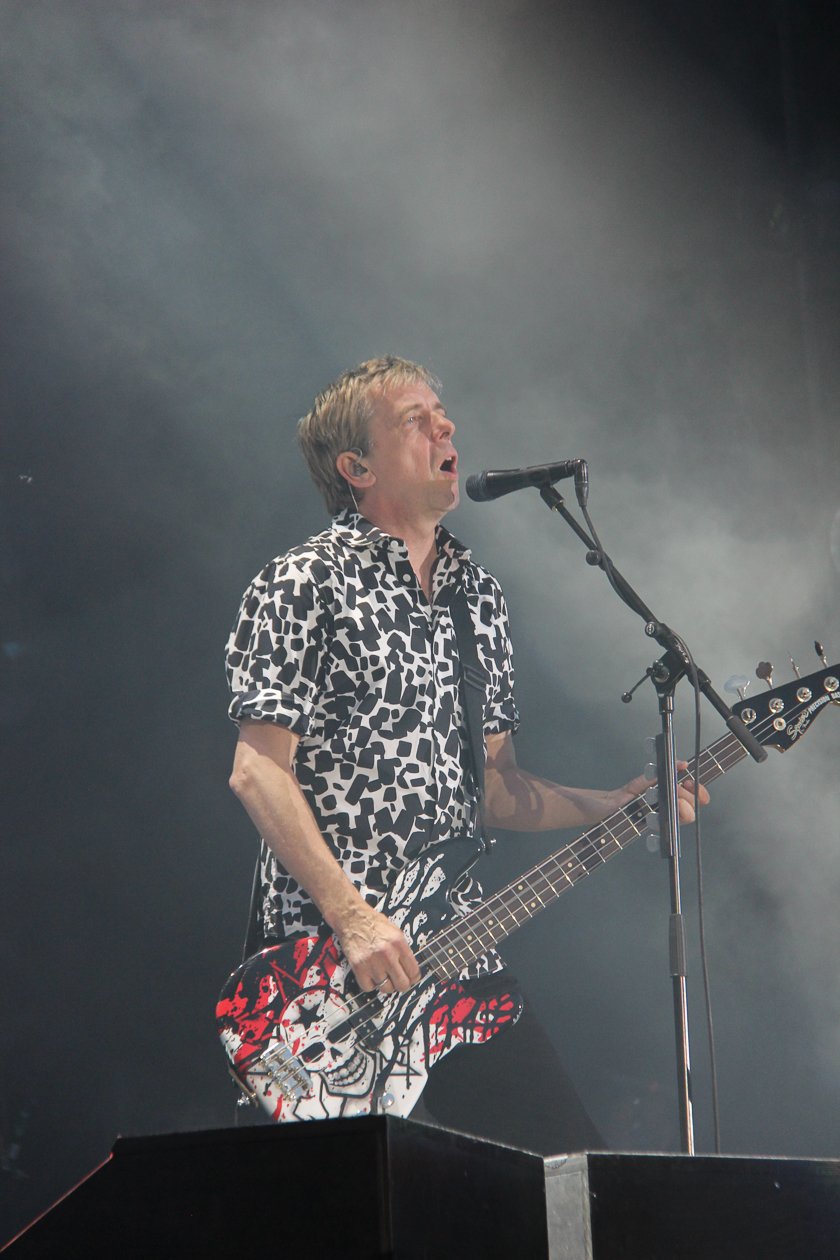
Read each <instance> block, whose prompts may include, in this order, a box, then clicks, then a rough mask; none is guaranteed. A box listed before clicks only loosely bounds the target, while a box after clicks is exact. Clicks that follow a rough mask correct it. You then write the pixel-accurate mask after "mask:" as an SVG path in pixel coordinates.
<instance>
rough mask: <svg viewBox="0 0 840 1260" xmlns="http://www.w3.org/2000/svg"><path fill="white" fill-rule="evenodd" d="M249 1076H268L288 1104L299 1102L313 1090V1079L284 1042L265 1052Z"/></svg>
mask: <svg viewBox="0 0 840 1260" xmlns="http://www.w3.org/2000/svg"><path fill="white" fill-rule="evenodd" d="M248 1074H249V1076H267V1077H268V1079H269V1080H270V1081H271V1083H272V1084H273V1085H276V1086H277V1088H278V1089H279V1090H280V1093H281V1094H282V1095H283V1097H284V1098H285V1099H286V1101H287V1102H297V1101H298V1099H300V1098H302V1097H303V1095H304V1094H306V1093H309V1092H310V1091H311V1088H312V1077H311V1076H310V1075H309V1073H308V1072H307V1071H306V1068H304V1067H303V1066H302V1064H301V1062H300V1060H299V1059H297V1058H296V1057H295V1056H294V1055H293V1054H292V1052H291V1050H290V1049H289V1047H288V1046H287V1045H284V1044H283V1042H282V1041H278V1042H277V1043H276V1045H273V1046H271V1047H270V1048H269V1049H268V1050H263V1052H262V1054H261V1055H259V1056H258V1057H257V1058H256V1059H255V1060H254V1062H253V1064H252V1066H251V1067H249V1068H248Z"/></svg>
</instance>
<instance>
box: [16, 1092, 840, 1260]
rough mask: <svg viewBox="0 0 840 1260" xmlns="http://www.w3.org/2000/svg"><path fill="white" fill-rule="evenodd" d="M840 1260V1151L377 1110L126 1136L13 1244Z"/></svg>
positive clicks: (133, 1249)
mask: <svg viewBox="0 0 840 1260" xmlns="http://www.w3.org/2000/svg"><path fill="white" fill-rule="evenodd" d="M251 1248H260V1249H261V1253H262V1254H264V1255H274V1254H278V1255H279V1254H290V1249H293V1250H291V1254H300V1255H307V1256H313V1257H314V1256H318V1257H319V1258H320V1257H325V1256H342V1257H353V1256H359V1257H361V1256H365V1257H371V1256H399V1257H424V1256H454V1255H464V1256H481V1257H485V1256H487V1257H493V1256H499V1257H510V1256H512V1255H521V1256H527V1257H528V1258H529V1260H532V1258H537V1257H543V1256H545V1257H550V1260H660V1258H661V1260H675V1257H679V1260H709V1257H712V1256H713V1257H714V1258H715V1260H755V1257H757V1256H761V1257H762V1260H791V1257H793V1256H807V1257H808V1260H829V1258H830V1260H836V1257H837V1256H838V1255H840V1162H835V1161H823V1160H786V1159H746V1158H729V1157H723V1158H721V1157H714V1156H700V1157H694V1158H690V1157H688V1156H680V1155H599V1154H581V1155H568V1156H555V1157H552V1158H550V1159H543V1158H542V1157H541V1156H538V1155H533V1154H531V1153H529V1152H526V1151H520V1150H515V1149H513V1148H511V1147H505V1146H499V1145H496V1144H495V1143H491V1142H483V1141H479V1140H477V1139H475V1138H471V1137H468V1136H466V1135H464V1134H460V1133H455V1132H452V1131H450V1130H446V1129H437V1128H433V1127H431V1126H428V1125H423V1124H418V1123H416V1122H414V1121H411V1120H399V1119H391V1118H388V1117H379V1116H377V1117H371V1116H368V1117H364V1118H361V1119H356V1120H328V1121H323V1122H316V1123H305V1124H295V1125H281V1126H278V1127H259V1128H251V1129H231V1130H220V1131H212V1132H204V1133H182V1134H171V1135H166V1136H161V1137H147V1138H121V1139H119V1140H118V1141H117V1142H116V1143H115V1145H114V1148H113V1151H112V1153H111V1156H110V1157H109V1159H108V1160H107V1161H106V1162H105V1163H104V1164H103V1165H102V1166H101V1167H100V1168H98V1169H96V1170H95V1171H94V1172H93V1173H91V1174H90V1176H89V1177H87V1178H86V1179H85V1180H84V1181H83V1182H82V1183H81V1184H80V1185H79V1186H78V1187H77V1188H76V1189H75V1190H74V1191H72V1192H71V1193H70V1194H68V1195H67V1196H65V1197H64V1198H63V1199H61V1200H60V1201H59V1202H58V1203H57V1204H56V1205H55V1207H53V1208H52V1209H51V1210H50V1211H49V1212H47V1213H46V1214H45V1215H44V1216H42V1217H41V1218H40V1219H39V1220H37V1221H35V1222H34V1223H33V1224H32V1225H30V1226H29V1228H28V1229H26V1230H25V1231H24V1232H23V1233H22V1234H20V1235H19V1236H18V1238H17V1239H15V1240H14V1241H13V1242H12V1243H11V1244H10V1245H9V1247H8V1249H7V1251H6V1253H5V1254H8V1255H9V1256H10V1257H11V1260H24V1258H26V1260H34V1258H35V1257H46V1256H49V1257H55V1256H58V1255H68V1256H69V1255H80V1256H81V1255H83V1256H85V1257H90V1258H92V1260H95V1258H97V1257H108V1258H109V1260H111V1258H112V1257H114V1256H120V1257H121V1260H129V1258H130V1257H144V1260H146V1258H147V1257H148V1256H150V1255H154V1256H156V1257H180V1256H192V1255H194V1254H196V1253H198V1254H203V1255H220V1254H225V1255H247V1254H249V1251H250V1249H251Z"/></svg>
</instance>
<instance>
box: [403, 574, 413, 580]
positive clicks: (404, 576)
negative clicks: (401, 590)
mask: <svg viewBox="0 0 840 1260" xmlns="http://www.w3.org/2000/svg"><path fill="white" fill-rule="evenodd" d="M402 580H403V581H404V582H410V581H411V574H410V573H404V574H403V575H402Z"/></svg>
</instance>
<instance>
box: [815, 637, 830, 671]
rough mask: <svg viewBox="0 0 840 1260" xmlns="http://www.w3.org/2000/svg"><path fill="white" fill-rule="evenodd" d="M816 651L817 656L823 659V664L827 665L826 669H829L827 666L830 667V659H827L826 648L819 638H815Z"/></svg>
mask: <svg viewBox="0 0 840 1260" xmlns="http://www.w3.org/2000/svg"><path fill="white" fill-rule="evenodd" d="M814 651H815V652H816V654H817V656H818V657H819V658H820V660H821V661H822V663H823V665H825V667H826V669H827V668H828V661H827V660H826V659H825V648H824V647H823V645H822V644H821V643H820V641H819V639H814Z"/></svg>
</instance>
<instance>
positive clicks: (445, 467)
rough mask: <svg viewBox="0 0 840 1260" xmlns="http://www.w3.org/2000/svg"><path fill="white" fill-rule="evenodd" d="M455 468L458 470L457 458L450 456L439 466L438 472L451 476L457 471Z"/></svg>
mask: <svg viewBox="0 0 840 1260" xmlns="http://www.w3.org/2000/svg"><path fill="white" fill-rule="evenodd" d="M457 468H458V456H457V455H450V456H449V458H448V459H445V460H444V461H443V463H442V464H441V466H440V471H441V472H443V473H449V474H450V476H451V475H453V474H454V473H455V472H456V471H457Z"/></svg>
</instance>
